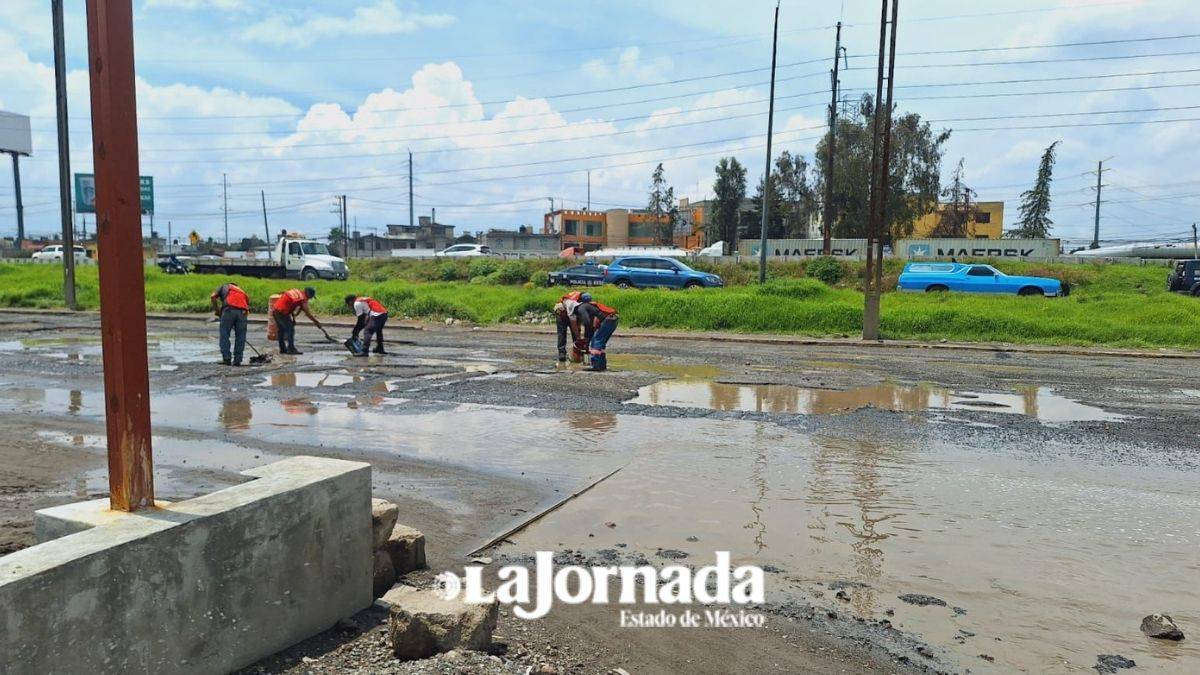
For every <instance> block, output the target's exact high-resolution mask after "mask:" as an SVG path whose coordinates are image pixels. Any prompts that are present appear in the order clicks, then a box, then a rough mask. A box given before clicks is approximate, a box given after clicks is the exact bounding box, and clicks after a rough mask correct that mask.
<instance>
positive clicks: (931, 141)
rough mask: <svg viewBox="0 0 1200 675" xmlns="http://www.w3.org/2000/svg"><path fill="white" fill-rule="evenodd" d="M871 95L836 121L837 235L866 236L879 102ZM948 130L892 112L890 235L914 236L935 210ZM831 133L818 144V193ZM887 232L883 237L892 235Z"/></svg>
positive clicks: (822, 183)
mask: <svg viewBox="0 0 1200 675" xmlns="http://www.w3.org/2000/svg"><path fill="white" fill-rule="evenodd" d="M873 98H874V97H872V96H871V95H869V94H864V95H863V97H862V99H860V100H859V103H858V107H857V110H855V111H854V112H853V113H852V114H850V115H841V116H839V117H838V123H837V127H836V129H835V133H836V134H837V136H836V140H837V155H836V158H835V159H836V161H835V162H834V168H833V177H832V180H833V200H834V206H835V208H836V211H837V218H836V219H835V220H834V223H833V235H834V236H835V237H865V236H866V233H867V211H868V200H869V198H870V180H871V136H872V128H873V126H872V125H873V124H874V120H875V102H874V100H873ZM949 138H950V131H948V130H943V131H940V132H934V131H933V129H932V128H931V127H930V126H929V123H928V122H923V121H922V120H921V116H920V115H918V114H916V113H905V114H903V115H897V114H896V113H895V111H892V153H891V161H890V163H889V166H888V171H889V174H888V194H887V216H888V218H887V223H886V224H885V226H886V232H887V233H888V234H890V236H891V238H893V239H898V238H902V237H905V236H908V235H910V234H912V230H913V225H914V224H915V223H916V221H917V219H918V218H920V217H921V216H923V215H925V214H927V213H930V212H932V211H933V210H934V209H935V208H936V207H937V198H938V192H939V190H940V182H939V181H940V167H941V162H942V146H943V145H944V144H945V142H946V140H947V139H949ZM828 152H829V143H828V134H827V135H826V137H825V138H824V139H822V140H821V141H820V142H819V143H818V144H817V152H816V162H815V164H816V169H815V178H816V185H815V187H816V189H817V193H818V194H822V193H823V192H824V189H825V181H826V180H829V177H828V176H826V175H825V167H826V162H825V157H826V155H827V153H828ZM888 234H885V235H884V236H885V237H886V236H888Z"/></svg>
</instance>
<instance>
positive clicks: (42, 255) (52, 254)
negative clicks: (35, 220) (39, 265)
mask: <svg viewBox="0 0 1200 675" xmlns="http://www.w3.org/2000/svg"><path fill="white" fill-rule="evenodd" d="M86 257H87V249H85V248H84V247H82V246H76V247H75V259H76V260H82V259H84V258H86ZM33 259H34V260H62V259H63V247H62V246H60V245H59V244H54V245H52V246H43V247H42V250H40V251H38V252H37V253H34V254H33Z"/></svg>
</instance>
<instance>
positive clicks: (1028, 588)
mask: <svg viewBox="0 0 1200 675" xmlns="http://www.w3.org/2000/svg"><path fill="white" fill-rule="evenodd" d="M625 419H626V417H625V416H620V417H619V422H618V428H620V426H622V425H623V424H624V422H625ZM657 438H658V439H659V441H658V442H657V443H655V444H654V445H653V447H643V448H641V449H640V450H641V451H639V452H636V453H635V455H634V457H633V459H632V460H631V461H630V463H629V465H628V466H626V468H625V469H624V470H623V471H621V472H620V473H619V474H617V475H616V476H614V477H612V478H611V479H609V480H607V481H605V482H603V483H601V484H600V485H598V486H597V487H596V488H594V489H593V490H591V491H590V492H588V493H586V494H584V495H583V496H581V497H580V498H578V499H576V500H574V501H572V502H571V503H569V504H567V505H566V506H565V507H564V508H562V509H561V510H559V511H556V512H554V513H553V514H551V515H550V516H548V517H547V518H546V519H545V520H543V521H541V522H539V523H537V524H535V525H534V526H532V527H531V528H530V529H529V530H527V531H526V532H524V533H522V534H520V535H518V536H517V537H516V542H517V546H518V547H519V548H520V549H521V550H525V551H530V550H544V549H549V550H560V549H562V548H574V549H577V550H586V551H595V550H599V549H605V548H617V549H618V550H619V549H620V547H621V546H625V547H628V548H626V549H625V550H631V551H638V552H642V553H644V554H645V555H646V556H647V557H648V558H649V559H650V560H656V561H658V562H660V563H663V564H666V563H668V562H669V561H667V560H663V559H660V558H658V557H656V552H657V551H658V550H659V549H676V550H682V551H685V552H687V553H688V555H689V557H688V558H687V559H686V560H685V562H687V563H690V564H695V565H702V564H711V562H712V560H713V555H714V551H717V550H728V551H731V552H732V554H733V556H734V558H735V559H736V560H740V561H744V562H753V563H757V564H764V565H765V564H770V565H773V566H776V567H778V568H781V569H783V570H785V574H770V575H768V593H769V594H770V593H771V592H772V589H773V588H774V589H775V590H776V591H781V590H783V589H784V588H786V587H788V586H789V585H790V582H789V580H799V583H800V586H801V588H806V589H810V590H812V591H813V592H817V591H820V592H822V593H823V594H824V595H823V598H821V599H818V600H816V602H818V603H821V604H827V605H833V606H836V607H835V608H836V609H838V610H839V611H842V609H843V608H845V609H848V610H850V611H852V612H853V613H855V614H857V615H860V616H864V617H872V618H884V616H885V614H884V613H885V611H886V610H888V609H893V610H894V612H895V616H892V617H888V618H889V619H890V620H891V621H892V622H893V623H894V624H895V625H897V626H898V627H900V628H901V629H902V630H906V631H911V632H913V633H916V634H918V635H919V636H921V637H922V638H923V639H925V640H927V641H928V642H929V643H931V644H932V645H934V646H935V648H941V649H946V650H947V651H948V652H949V653H950V655H951V657H952V658H954V659H956V660H957V661H958V662H959V663H960V664H961V665H962V666H963V667H965V668H970V669H971V670H973V671H976V672H1011V671H1013V670H1024V671H1026V672H1039V673H1046V672H1048V673H1066V672H1084V671H1087V669H1088V668H1090V667H1091V666H1092V665H1093V664H1094V663H1095V660H1096V655H1097V654H1123V655H1125V656H1127V657H1130V658H1133V659H1134V660H1135V661H1137V662H1138V667H1139V668H1146V669H1148V670H1154V669H1155V668H1156V667H1157V668H1159V669H1161V670H1164V671H1165V670H1171V671H1173V672H1188V671H1190V672H1196V671H1197V669H1200V645H1197V644H1196V643H1195V641H1192V642H1185V643H1182V644H1170V645H1164V644H1159V643H1155V644H1151V643H1153V642H1156V641H1151V640H1147V639H1146V638H1144V636H1142V635H1141V633H1140V632H1139V630H1138V626H1139V624H1140V621H1141V617H1142V616H1144V615H1146V614H1150V613H1152V612H1165V613H1168V614H1170V613H1172V612H1174V616H1175V618H1176V620H1177V621H1178V620H1180V617H1181V616H1183V617H1185V620H1186V621H1187V623H1188V624H1190V625H1196V623H1197V622H1200V611H1198V609H1197V608H1200V589H1198V588H1197V585H1196V584H1194V583H1193V581H1194V580H1195V579H1197V578H1200V557H1198V556H1197V555H1196V551H1197V547H1198V546H1200V496H1197V490H1196V487H1197V480H1196V478H1195V476H1194V475H1192V474H1187V473H1183V472H1177V471H1173V470H1169V469H1149V468H1136V467H1106V466H1099V465H1081V464H1080V463H1079V462H1078V461H1075V460H1070V461H1068V460H1064V461H1056V460H1052V461H1041V462H1036V463H1033V462H1028V461H1023V460H1021V459H1018V458H1016V457H1010V456H1007V455H1005V454H1003V453H999V452H994V451H983V450H975V449H971V448H964V447H957V446H954V445H937V446H933V447H928V446H921V447H915V446H907V445H904V444H898V443H895V442H891V441H887V442H871V441H867V440H846V439H839V438H822V437H812V436H806V435H802V434H798V433H794V432H791V431H787V430H782V429H779V428H777V427H775V426H773V425H770V424H761V423H750V422H742V421H721V420H699V421H696V420H693V421H690V422H683V421H679V420H661V421H660V424H659V429H658V433H657ZM684 439H692V440H690V441H686V440H684ZM696 439H703V441H698V440H696ZM609 524H614V525H615V527H614V526H610V525H609ZM834 580H838V581H849V582H855V584H861V585H862V586H861V587H858V586H856V587H852V588H850V589H849V590H848V592H849V595H850V599H849V602H847V603H843V602H840V601H838V600H835V599H834V598H833V595H834V593H833V591H832V590H831V589H829V588H828V587H827V586H826V585H824V584H827V583H828V582H830V581H834ZM819 583H820V584H822V585H821V586H819V585H818V584H819ZM906 593H920V594H926V595H931V596H934V597H937V598H940V599H942V600H944V601H945V602H946V604H947V606H945V607H916V606H911V605H907V604H905V603H903V602H901V601H900V600H898V599H897V596H898V595H900V594H906ZM776 597H778V596H776ZM954 607H960V608H962V609H963V610H965V613H964V614H958V613H956V612H955V611H954V609H953V608H954ZM959 631H966V632H967V633H971V634H974V635H973V636H970V637H967V636H966V634H964V633H960V632H959ZM956 638H957V639H956ZM981 653H982V654H988V655H989V656H992V657H994V658H995V659H996V661H995V663H994V664H989V663H988V662H986V661H984V660H982V659H980V658H979V657H978V655H979V654H981Z"/></svg>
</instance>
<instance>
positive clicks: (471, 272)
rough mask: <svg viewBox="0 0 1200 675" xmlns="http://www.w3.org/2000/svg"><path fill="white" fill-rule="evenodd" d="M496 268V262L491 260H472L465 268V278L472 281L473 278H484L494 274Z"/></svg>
mask: <svg viewBox="0 0 1200 675" xmlns="http://www.w3.org/2000/svg"><path fill="white" fill-rule="evenodd" d="M498 267H499V266H498V265H496V261H495V260H492V259H491V258H486V257H485V258H472V259H471V263H470V264H469V265H468V266H467V276H468V277H470V278H472V279H474V278H475V277H486V276H488V275H489V274H494V273H495V272H496V270H497V269H498Z"/></svg>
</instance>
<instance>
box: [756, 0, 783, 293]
mask: <svg viewBox="0 0 1200 675" xmlns="http://www.w3.org/2000/svg"><path fill="white" fill-rule="evenodd" d="M773 35H774V37H772V38H771V98H770V99H769V102H768V103H767V168H766V173H764V174H763V199H762V230H761V231H760V232H759V238H758V283H760V284H765V283H766V282H767V223H769V222H771V136H772V135H774V130H775V57H776V55H777V54H778V51H779V2H778V0H776V2H775V30H774V34H773Z"/></svg>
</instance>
